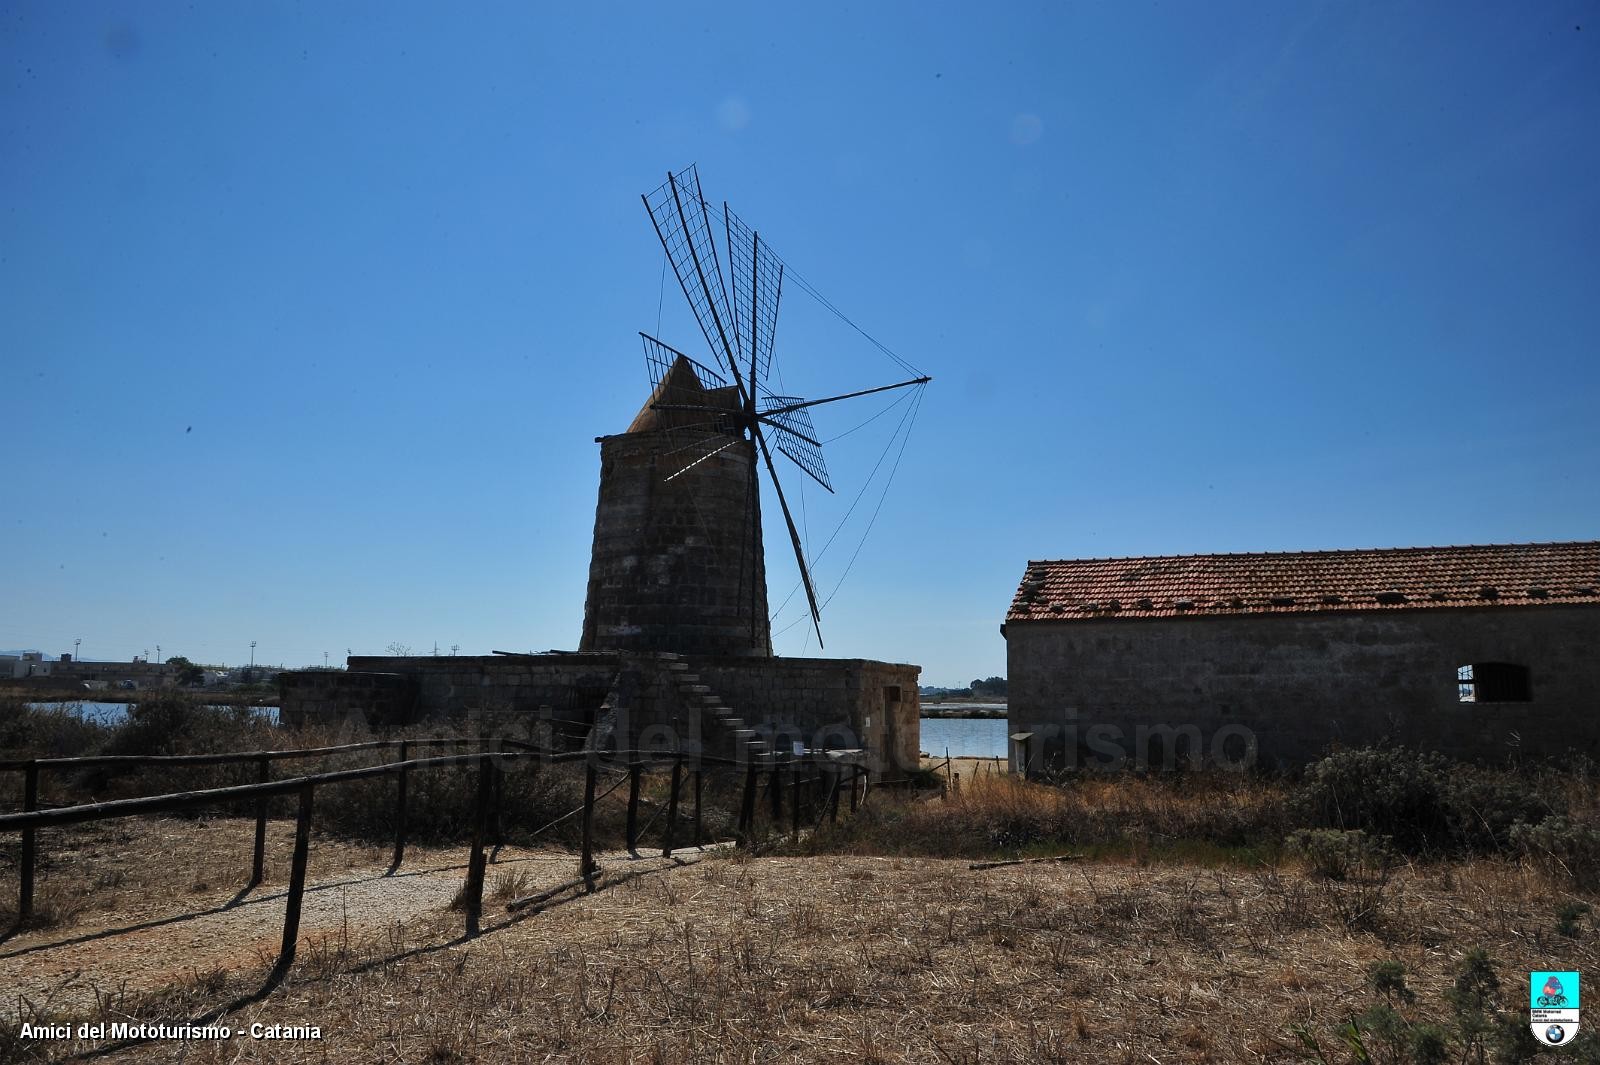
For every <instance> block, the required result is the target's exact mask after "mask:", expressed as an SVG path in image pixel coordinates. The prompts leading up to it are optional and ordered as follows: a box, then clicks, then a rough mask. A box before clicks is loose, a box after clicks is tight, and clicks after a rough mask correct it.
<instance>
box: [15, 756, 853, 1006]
mask: <svg viewBox="0 0 1600 1065" xmlns="http://www.w3.org/2000/svg"><path fill="white" fill-rule="evenodd" d="M485 743H488V744H490V745H492V746H490V747H485V746H484V744H485ZM463 744H472V745H475V746H477V747H479V748H480V749H478V750H474V751H470V752H466V753H458V754H446V755H435V756H432V757H423V758H414V757H411V755H412V752H413V750H416V749H427V748H431V747H441V746H460V745H463ZM354 751H397V753H398V760H397V761H393V762H385V763H382V764H379V765H372V766H364V767H360V768H355V769H340V770H334V771H331V772H323V773H315V774H308V775H304V776H298V777H290V778H286V779H281V780H273V779H271V766H272V763H273V762H276V761H286V760H291V759H303V758H315V757H324V756H327V755H332V754H344V753H349V752H354ZM576 761H582V762H583V763H584V767H585V771H584V788H583V802H582V804H581V805H579V806H578V807H576V808H574V809H572V810H570V811H568V812H567V813H565V814H562V815H561V816H560V817H558V818H556V819H555V820H553V821H551V822H549V823H548V824H546V825H544V826H542V827H540V828H539V829H537V830H536V831H535V832H533V833H532V836H533V837H537V836H539V835H542V834H543V833H545V832H547V831H549V830H550V829H552V828H554V827H555V826H557V825H559V824H561V823H563V822H565V821H568V820H570V819H571V818H574V817H581V818H582V822H581V824H582V839H583V842H582V847H581V851H580V854H579V858H578V870H577V872H578V875H577V876H576V877H574V878H573V879H571V880H567V881H564V882H563V883H561V884H558V885H556V886H554V887H550V888H546V889H544V890H542V891H540V892H538V893H536V894H533V895H529V896H527V897H525V898H520V899H515V900H512V901H511V902H509V903H507V907H506V908H507V909H508V910H510V911H516V910H521V909H524V908H526V907H528V906H533V905H536V904H538V903H541V902H545V901H548V900H549V899H551V898H553V897H554V896H556V895H557V894H559V893H561V892H562V891H566V890H571V889H573V888H576V887H584V888H585V889H587V890H593V889H594V886H595V882H596V880H597V878H598V877H599V876H600V875H601V870H600V868H599V866H598V864H597V863H596V862H595V859H594V812H595V807H596V805H597V803H598V802H599V801H600V800H601V799H604V798H605V797H606V796H607V795H609V794H610V793H611V792H613V791H615V790H617V789H618V788H620V787H621V786H622V785H623V784H627V785H628V814H627V829H626V836H627V847H628V850H629V851H630V852H634V853H637V847H638V843H639V840H640V838H641V836H642V835H643V834H644V833H645V832H647V831H648V830H649V828H650V827H651V825H653V824H654V821H655V819H656V818H657V817H659V816H661V813H662V811H661V810H658V811H657V813H656V815H655V816H653V817H652V818H651V819H650V822H648V823H647V824H645V825H644V826H643V827H642V828H641V826H640V824H639V807H640V791H641V785H642V779H643V777H644V775H645V774H646V773H648V772H666V773H670V777H671V788H670V792H669V798H668V800H667V805H666V807H665V808H664V811H665V815H666V818H667V823H666V835H665V843H664V846H663V847H662V855H663V856H664V857H671V855H672V852H673V849H674V847H675V846H676V845H678V841H679V831H680V827H679V823H680V820H681V809H680V807H681V805H682V801H683V799H684V797H685V796H684V794H683V793H684V792H685V791H687V793H688V798H689V800H690V802H691V804H692V805H691V808H690V813H689V815H688V820H689V822H690V824H691V826H692V829H691V834H690V836H689V839H690V840H691V841H692V842H691V843H690V844H689V845H691V846H695V847H698V846H700V845H701V844H702V842H703V839H702V835H701V796H702V791H703V783H704V781H703V775H704V773H705V772H707V771H711V772H722V771H731V772H734V773H738V772H740V771H742V773H743V781H742V785H743V786H742V792H741V795H742V800H741V803H740V809H739V821H738V841H739V843H740V845H741V846H752V845H754V843H755V827H756V810H757V805H758V803H759V802H760V800H761V798H762V797H763V796H761V795H760V791H761V784H762V778H763V777H765V778H766V789H765V790H766V794H765V796H764V797H765V798H766V799H767V801H769V802H770V803H771V822H770V823H771V824H772V825H774V826H779V827H780V828H781V826H782V824H783V814H784V809H783V807H784V802H783V795H784V790H785V785H787V790H788V792H789V804H788V805H789V810H790V824H791V829H792V831H793V832H794V833H796V834H798V833H799V832H800V831H801V829H802V828H803V827H806V825H807V824H809V825H810V826H811V827H816V826H819V825H820V824H821V823H822V821H823V819H824V818H827V819H829V820H837V818H838V816H839V804H840V801H841V792H848V795H849V808H850V811H851V812H852V813H853V812H854V811H855V810H856V809H857V807H858V805H859V804H860V803H861V802H864V801H865V799H866V796H867V791H868V786H867V776H866V770H865V769H864V768H863V767H861V766H859V765H856V764H853V763H849V762H840V761H836V760H834V759H831V758H828V757H827V756H826V755H825V754H823V753H821V752H812V753H809V754H803V755H798V754H797V755H793V756H779V755H775V754H773V755H767V756H765V757H764V758H762V759H761V760H759V761H748V760H747V761H735V760H733V759H728V758H714V757H711V756H706V755H685V754H682V753H672V752H661V751H607V752H603V753H602V752H594V751H562V752H556V751H550V750H546V749H543V748H540V747H537V746H534V745H532V744H527V743H522V742H519V741H515V740H510V739H494V740H488V741H483V742H478V741H473V740H467V739H410V740H374V741H370V742H366V743H347V744H341V745H339V746H335V747H314V748H304V749H300V750H284V751H249V752H232V753H227V754H185V755H95V756H88V757H82V758H36V759H29V760H23V761H9V762H0V771H5V770H11V771H20V772H21V773H22V774H23V798H22V807H23V808H22V812H20V813H14V814H0V832H20V833H21V834H22V848H21V858H20V861H19V862H18V873H19V879H20V885H19V889H18V905H17V913H18V918H17V926H18V927H19V928H20V927H21V926H22V925H23V923H24V922H26V921H27V920H28V918H29V917H30V916H31V915H32V913H33V896H34V871H35V865H36V861H37V855H38V835H37V833H38V830H39V829H41V828H57V827H65V826H67V825H75V824H85V823H87V822H91V821H107V820H113V819H116V818H123V817H137V816H142V815H146V814H163V813H175V812H178V811H183V810H193V809H200V808H204V807H209V806H217V805H222V804H227V803H237V802H240V801H253V802H254V803H255V848H254V852H253V858H252V862H251V871H250V881H249V883H248V884H247V885H246V890H249V889H250V888H254V887H256V886H257V885H259V884H260V883H261V881H262V878H263V874H264V866H265V857H266V832H267V803H268V800H270V799H272V798H274V797H277V796H282V795H294V796H297V798H298V809H297V813H296V816H295V837H294V854H293V858H292V860H291V865H290V872H289V888H288V892H287V898H286V905H285V908H284V919H283V944H282V947H281V948H280V950H279V953H278V960H277V963H276V964H275V965H274V966H273V969H272V972H271V974H270V975H269V977H268V981H267V982H268V985H269V986H271V985H274V984H276V983H277V982H278V981H280V980H282V978H283V977H284V976H285V975H286V974H287V973H288V971H289V968H290V966H292V965H293V964H294V958H295V944H296V941H297V939H298V937H299V930H300V911H301V905H302V901H303V898H304V895H305V885H306V868H307V865H308V863H309V857H310V845H311V826H312V811H313V809H314V807H315V803H314V799H315V794H316V789H317V788H319V787H323V786H327V785H333V784H341V783H345V782H348V781H353V780H363V779H366V778H368V777H378V776H393V777H395V778H396V782H395V792H394V796H395V837H394V858H393V863H392V864H391V865H390V867H389V871H390V872H391V873H392V872H394V871H395V870H397V869H398V868H399V867H400V864H401V862H402V861H403V860H404V858H405V849H406V825H407V796H406V792H407V782H408V779H409V777H410V775H411V774H412V773H414V772H419V771H427V770H434V769H442V768H447V767H452V766H457V767H459V766H472V765H475V766H476V769H477V780H476V788H475V790H474V793H473V800H472V814H471V818H470V820H469V822H468V824H469V838H470V853H469V857H468V860H467V873H466V883H465V885H464V887H463V890H462V901H463V902H464V908H465V910H466V933H467V934H468V935H476V934H477V933H478V932H479V930H480V927H481V922H482V916H483V882H484V874H485V871H486V866H487V864H488V861H489V858H490V857H491V854H490V853H489V852H486V850H485V846H486V844H490V842H491V841H490V837H491V836H492V847H493V850H494V851H498V849H499V847H500V846H501V844H502V842H503V840H502V838H501V837H502V828H503V826H502V824H501V819H500V794H501V791H500V787H499V784H500V781H501V777H500V775H498V774H496V773H495V771H494V770H495V768H496V767H497V766H499V767H504V766H505V765H507V764H508V763H517V762H521V763H523V764H529V765H533V766H537V765H539V764H543V763H564V762H576ZM237 763H245V764H249V763H254V764H255V765H256V767H257V781H256V783H253V784H241V785H236V786H233V787H224V788H210V789H206V790H202V791H187V792H175V793H172V794H166V795H151V796H145V797H141V798H134V799H118V800H113V801H109V802H99V803H86V804H82V805H76V806H63V807H56V808H53V809H40V808H39V779H40V775H41V774H42V773H46V772H59V771H64V770H80V769H90V768H98V767H106V766H120V767H125V768H141V767H146V766H177V765H225V764H237ZM602 771H605V772H610V773H613V774H615V775H616V777H617V779H616V780H615V781H614V782H612V783H611V785H610V786H609V787H607V788H606V789H605V790H603V791H602V790H600V789H599V774H600V773H601V772H602ZM686 777H687V782H686ZM686 783H687V786H686ZM803 809H804V810H805V811H806V812H807V814H808V815H809V816H805V817H803V816H802V810H803Z"/></svg>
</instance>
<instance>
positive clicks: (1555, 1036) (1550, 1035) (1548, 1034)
mask: <svg viewBox="0 0 1600 1065" xmlns="http://www.w3.org/2000/svg"><path fill="white" fill-rule="evenodd" d="M1544 1037H1545V1039H1546V1040H1548V1041H1549V1042H1550V1043H1551V1044H1555V1043H1559V1042H1561V1041H1562V1040H1563V1039H1565V1038H1566V1037H1567V1030H1566V1029H1565V1028H1563V1027H1561V1026H1560V1025H1559V1024H1552V1025H1551V1026H1550V1027H1548V1028H1546V1029H1545V1030H1544Z"/></svg>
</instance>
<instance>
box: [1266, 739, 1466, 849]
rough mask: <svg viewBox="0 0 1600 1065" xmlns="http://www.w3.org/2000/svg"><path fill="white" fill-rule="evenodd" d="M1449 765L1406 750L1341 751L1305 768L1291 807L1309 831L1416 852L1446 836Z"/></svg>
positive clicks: (1435, 757)
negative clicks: (1387, 842) (1354, 835)
mask: <svg viewBox="0 0 1600 1065" xmlns="http://www.w3.org/2000/svg"><path fill="white" fill-rule="evenodd" d="M1447 764H1448V763H1446V761H1445V759H1443V758H1442V757H1440V756H1438V755H1427V754H1419V753H1417V752H1415V751H1409V750H1406V749H1405V748H1402V747H1392V748H1379V747H1367V748H1362V749H1360V750H1351V751H1338V752H1335V753H1334V754H1330V755H1329V756H1328V757H1326V758H1324V759H1322V760H1321V761H1320V762H1317V763H1315V764H1313V765H1311V766H1310V767H1308V768H1307V770H1306V774H1305V778H1304V780H1303V781H1302V783H1301V785H1300V787H1299V788H1298V789H1297V790H1296V791H1295V793H1294V795H1293V797H1292V800H1291V804H1292V807H1293V810H1294V812H1295V815H1296V817H1297V818H1298V819H1300V820H1301V821H1302V823H1304V824H1307V825H1309V826H1310V827H1313V828H1335V829H1343V830H1346V831H1353V830H1360V831H1363V832H1370V833H1375V834H1378V835H1383V836H1388V837H1389V838H1391V839H1392V840H1394V842H1395V844H1396V845H1398V846H1399V847H1400V848H1401V849H1402V850H1405V851H1406V852H1408V853H1415V852H1418V851H1422V850H1424V849H1427V848H1429V846H1430V845H1437V842H1438V841H1439V840H1442V839H1445V838H1447V837H1448V833H1449V823H1450V822H1449V817H1448V814H1447V811H1446V804H1445V800H1444V790H1445V789H1444V778H1445V775H1446V766H1447Z"/></svg>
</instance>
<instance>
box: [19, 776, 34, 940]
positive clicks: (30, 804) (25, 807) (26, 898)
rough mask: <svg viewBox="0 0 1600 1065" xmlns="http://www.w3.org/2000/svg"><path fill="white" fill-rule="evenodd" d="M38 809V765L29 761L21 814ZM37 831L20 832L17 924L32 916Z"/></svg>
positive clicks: (23, 779) (23, 777)
mask: <svg viewBox="0 0 1600 1065" xmlns="http://www.w3.org/2000/svg"><path fill="white" fill-rule="evenodd" d="M38 808H39V763H38V762H37V761H30V762H29V763H28V764H27V766H26V767H25V768H24V769H23V771H22V812H23V813H32V812H33V811H34V810H37V809H38ZM38 846H39V844H38V830H37V829H32V828H25V829H23V830H22V861H21V863H20V864H19V866H18V869H17V872H18V874H19V879H20V880H21V885H20V887H19V890H18V893H17V923H18V924H19V925H20V924H21V923H22V922H23V921H25V920H27V919H28V918H30V917H32V916H33V866H34V860H35V858H36V856H37V852H38Z"/></svg>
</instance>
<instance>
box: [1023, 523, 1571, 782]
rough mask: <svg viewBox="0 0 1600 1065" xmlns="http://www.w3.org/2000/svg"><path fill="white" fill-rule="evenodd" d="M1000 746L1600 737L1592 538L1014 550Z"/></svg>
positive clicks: (1216, 752) (1526, 750) (1304, 744)
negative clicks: (1017, 565)
mask: <svg viewBox="0 0 1600 1065" xmlns="http://www.w3.org/2000/svg"><path fill="white" fill-rule="evenodd" d="M1002 631H1003V632H1004V634H1005V636H1006V642H1007V661H1008V670H1007V672H1008V676H1009V680H1010V692H1011V696H1010V713H1009V722H1010V728H1011V732H1012V734H1013V749H1012V759H1013V763H1014V764H1018V763H1020V762H1022V761H1024V760H1026V761H1027V763H1028V764H1029V766H1030V767H1032V768H1042V767H1053V766H1063V765H1066V766H1070V765H1084V764H1086V763H1099V764H1102V765H1104V764H1113V763H1117V762H1119V761H1126V762H1129V763H1132V764H1165V763H1168V762H1171V761H1175V760H1178V759H1184V760H1192V759H1193V758H1195V757H1196V756H1203V757H1204V758H1206V759H1207V760H1211V759H1216V760H1219V761H1222V762H1224V763H1230V764H1238V763H1240V762H1242V761H1246V760H1251V759H1254V760H1258V761H1259V762H1260V763H1262V764H1265V765H1268V766H1288V765H1296V764H1303V763H1305V762H1307V761H1310V760H1313V759H1315V758H1317V757H1319V756H1321V755H1322V754H1323V753H1324V752H1325V751H1326V750H1328V748H1329V747H1330V746H1332V745H1343V746H1347V747H1355V746H1363V745H1367V744H1371V743H1375V742H1377V741H1379V740H1389V741H1392V742H1400V743H1406V744H1410V745H1413V746H1417V747H1421V748H1425V749H1429V750H1438V751H1442V752H1446V753H1449V754H1452V755H1456V756H1459V757H1466V758H1474V759H1484V760H1498V759H1503V758H1505V757H1507V756H1509V755H1511V754H1513V753H1516V752H1520V753H1523V754H1530V755H1546V754H1562V753H1565V752H1567V751H1569V750H1576V751H1581V752H1585V753H1588V754H1596V753H1600V542H1595V541H1585V542H1577V543H1552V544H1505V545H1492V546H1478V547H1417V548H1395V549H1387V550H1355V551H1312V552H1292V553H1270V554H1223V555H1181V556H1167V557H1144V558H1114V559H1071V560H1061V561H1045V562H1030V563H1028V568H1027V572H1026V573H1025V574H1024V576H1023V579H1022V582H1021V584H1020V586H1019V587H1018V589H1017V593H1016V596H1015V598H1014V599H1013V600H1012V603H1011V609H1010V611H1009V612H1008V613H1007V615H1006V623H1005V626H1004V627H1003V629H1002Z"/></svg>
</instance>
